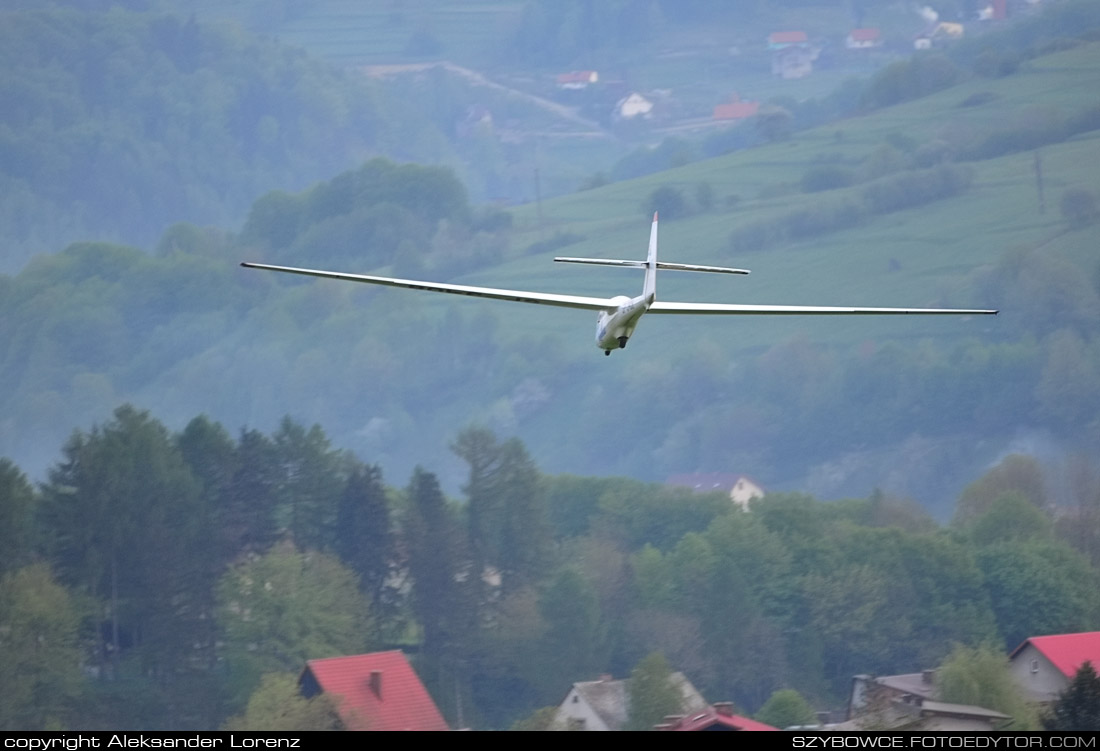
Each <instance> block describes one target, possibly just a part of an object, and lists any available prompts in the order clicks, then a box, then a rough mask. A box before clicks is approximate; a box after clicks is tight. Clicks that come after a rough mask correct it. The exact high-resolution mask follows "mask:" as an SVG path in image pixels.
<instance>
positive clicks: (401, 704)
mask: <svg viewBox="0 0 1100 751" xmlns="http://www.w3.org/2000/svg"><path fill="white" fill-rule="evenodd" d="M298 686H299V689H300V690H301V693H302V695H303V696H305V697H306V698H307V699H312V698H313V697H314V696H317V695H318V694H321V693H323V694H327V695H328V696H330V697H332V699H333V700H334V702H335V704H336V712H337V714H339V715H340V720H341V721H342V722H343V723H344V727H345V728H347V729H348V730H450V728H448V727H447V723H446V721H445V720H444V719H443V715H442V714H440V713H439V709H438V708H437V707H436V706H435V702H434V701H432V697H431V696H429V695H428V690H427V689H425V688H424V684H423V683H421V682H420V678H419V677H417V675H416V673H415V672H414V671H413V669H412V666H411V665H410V664H409V661H408V660H407V659H405V655H404V654H403V653H402V652H401V651H400V650H396V649H395V650H392V651H390V652H371V653H370V654H365V655H351V656H349V657H329V658H327V659H323V660H310V661H308V662H307V663H306V667H305V669H304V670H303V671H302V675H301V677H299V678H298Z"/></svg>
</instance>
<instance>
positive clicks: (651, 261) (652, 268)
mask: <svg viewBox="0 0 1100 751" xmlns="http://www.w3.org/2000/svg"><path fill="white" fill-rule="evenodd" d="M642 295H644V296H645V299H646V302H647V303H652V302H653V301H654V300H656V299H657V212H656V211H654V212H653V226H652V227H651V228H650V230H649V253H648V254H646V260H645V287H644V288H643V289H642Z"/></svg>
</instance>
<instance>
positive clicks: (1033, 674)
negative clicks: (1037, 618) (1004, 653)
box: [1008, 631, 1100, 703]
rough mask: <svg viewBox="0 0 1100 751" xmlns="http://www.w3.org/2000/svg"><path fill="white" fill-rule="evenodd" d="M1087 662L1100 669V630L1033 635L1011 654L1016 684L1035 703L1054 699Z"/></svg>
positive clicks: (1009, 665)
mask: <svg viewBox="0 0 1100 751" xmlns="http://www.w3.org/2000/svg"><path fill="white" fill-rule="evenodd" d="M1085 662H1091V663H1092V666H1093V667H1094V668H1096V669H1098V670H1100V631H1087V632H1084V633H1080V634H1055V635H1051V636H1032V637H1031V638H1030V639H1025V640H1024V643H1023V644H1021V645H1020V646H1018V647H1016V649H1014V650H1013V651H1012V654H1010V655H1009V656H1008V667H1009V671H1010V672H1011V673H1012V677H1013V678H1014V679H1015V680H1016V683H1017V684H1018V685H1019V686H1020V687H1021V688H1022V689H1023V690H1024V693H1025V695H1026V696H1027V697H1028V698H1029V699H1030V700H1031V701H1034V702H1042V703H1046V702H1052V701H1054V700H1056V699H1057V698H1058V694H1060V693H1062V692H1063V691H1065V690H1066V688H1068V687H1069V684H1070V683H1071V682H1072V681H1073V677H1074V676H1075V675H1076V674H1077V670H1078V668H1080V667H1081V666H1082V665H1083V664H1085Z"/></svg>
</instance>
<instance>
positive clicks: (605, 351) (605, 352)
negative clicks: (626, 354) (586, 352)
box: [603, 349, 611, 357]
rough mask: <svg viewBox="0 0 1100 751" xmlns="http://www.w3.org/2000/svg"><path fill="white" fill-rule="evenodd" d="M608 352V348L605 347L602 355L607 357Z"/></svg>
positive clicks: (609, 352)
mask: <svg viewBox="0 0 1100 751" xmlns="http://www.w3.org/2000/svg"><path fill="white" fill-rule="evenodd" d="M610 354H611V350H609V349H605V350H604V351H603V356H604V357H607V356H608V355H610Z"/></svg>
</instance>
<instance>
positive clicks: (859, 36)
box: [844, 29, 882, 50]
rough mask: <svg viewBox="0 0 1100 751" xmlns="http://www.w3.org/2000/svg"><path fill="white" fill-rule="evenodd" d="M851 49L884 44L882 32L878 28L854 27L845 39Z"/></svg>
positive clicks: (846, 45)
mask: <svg viewBox="0 0 1100 751" xmlns="http://www.w3.org/2000/svg"><path fill="white" fill-rule="evenodd" d="M844 46H845V47H847V48H848V49H850V50H868V49H872V48H874V47H881V46H882V32H881V31H879V30H878V29H852V30H851V31H849V32H848V37H847V38H846V39H845V40H844Z"/></svg>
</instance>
